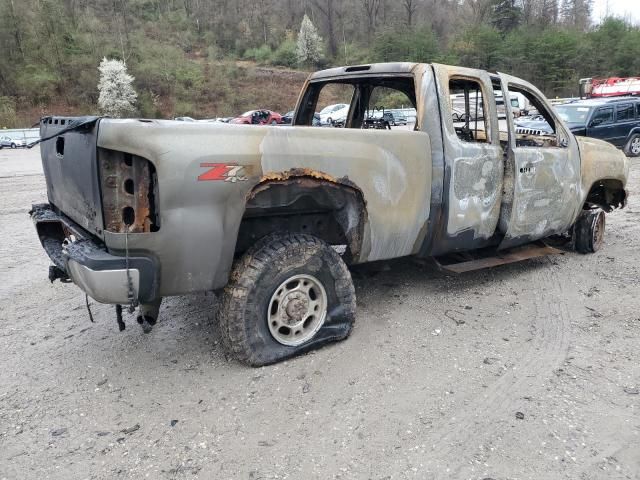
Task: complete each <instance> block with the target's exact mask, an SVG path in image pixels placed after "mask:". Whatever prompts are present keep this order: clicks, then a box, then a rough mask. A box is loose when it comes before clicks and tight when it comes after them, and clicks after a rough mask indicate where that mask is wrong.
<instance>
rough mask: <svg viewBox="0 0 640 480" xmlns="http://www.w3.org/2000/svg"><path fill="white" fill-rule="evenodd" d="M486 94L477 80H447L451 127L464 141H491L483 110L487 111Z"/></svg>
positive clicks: (454, 78)
mask: <svg viewBox="0 0 640 480" xmlns="http://www.w3.org/2000/svg"><path fill="white" fill-rule="evenodd" d="M486 98H487V96H486V95H483V88H482V85H481V84H480V82H478V81H477V80H472V79H467V78H460V77H452V78H451V79H450V80H449V100H450V105H451V112H452V119H451V121H452V122H453V128H454V130H455V132H456V135H457V136H458V138H459V139H460V140H462V141H464V142H476V143H491V135H490V132H489V125H488V123H487V118H486V116H485V111H489V109H488V106H487V104H486Z"/></svg>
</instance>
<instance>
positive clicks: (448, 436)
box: [0, 148, 640, 480]
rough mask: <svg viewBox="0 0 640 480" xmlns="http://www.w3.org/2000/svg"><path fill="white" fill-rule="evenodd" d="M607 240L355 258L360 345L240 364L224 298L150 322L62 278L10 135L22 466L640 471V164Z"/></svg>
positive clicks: (14, 441)
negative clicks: (450, 260)
mask: <svg viewBox="0 0 640 480" xmlns="http://www.w3.org/2000/svg"><path fill="white" fill-rule="evenodd" d="M628 188H629V190H630V194H631V197H630V202H629V206H628V207H627V208H626V209H624V210H622V211H616V212H614V213H613V214H611V215H609V216H608V218H607V222H608V225H607V236H606V245H605V247H604V249H603V250H601V251H600V252H599V253H597V254H594V255H588V256H582V255H579V254H576V253H567V254H564V255H561V256H555V257H546V258H539V259H534V260H530V261H527V262H523V263H520V264H514V265H505V266H502V267H498V268H495V269H493V270H487V271H480V272H473V273H468V274H464V275H460V276H446V275H444V274H442V273H440V272H438V271H437V270H435V269H434V268H433V267H431V266H425V265H418V264H416V263H413V262H410V261H408V260H399V261H393V262H384V263H378V264H375V265H369V266H366V267H357V268H354V269H353V271H352V273H353V276H354V280H355V285H356V293H357V296H358V316H357V323H356V327H355V329H354V332H353V334H352V336H351V337H350V338H349V339H348V340H347V341H345V342H341V343H339V344H335V345H332V346H330V347H327V348H323V349H321V350H319V351H317V352H315V353H312V354H309V355H306V356H303V357H300V358H297V359H294V360H291V361H287V362H284V363H282V364H279V365H275V366H271V367H265V368H260V369H251V368H248V367H245V366H242V365H240V364H238V363H235V362H231V361H227V359H226V358H225V355H224V351H223V349H222V347H221V346H220V345H219V344H218V342H217V341H216V338H217V334H216V325H215V323H214V321H213V316H214V309H215V297H214V296H213V295H204V294H203V295H194V296H188V297H180V298H172V299H168V300H166V301H165V302H164V304H163V307H162V310H161V316H160V321H159V323H158V325H157V326H156V327H155V329H154V330H153V332H152V333H151V334H149V335H144V334H142V332H141V330H140V328H139V327H138V325H137V324H136V323H135V320H134V319H133V318H132V317H129V318H128V319H126V320H127V329H126V330H125V331H124V332H122V333H119V332H118V329H117V325H116V321H115V313H114V309H113V307H111V306H107V305H99V304H93V305H92V310H93V315H94V317H95V323H90V322H89V319H88V315H87V312H86V309H85V306H84V295H83V294H82V293H81V291H80V290H79V289H77V288H76V287H74V286H72V285H62V284H60V283H58V282H57V283H55V284H50V283H49V281H48V280H47V268H48V265H49V262H48V259H47V258H46V254H45V253H44V251H43V250H42V248H41V247H40V245H39V243H38V240H37V238H36V235H35V231H34V229H33V227H32V225H31V222H30V220H29V217H28V215H27V211H28V209H29V206H30V205H31V203H37V202H42V201H44V200H45V198H46V194H45V181H44V177H43V175H42V173H41V168H40V166H39V151H38V149H37V148H36V149H34V150H17V151H10V150H0V192H1V195H0V230H1V232H2V235H1V236H0V279H1V281H0V319H1V321H2V329H1V330H0V479H2V478H7V479H14V478H43V479H44V478H55V479H70V478H96V479H97V478H144V477H148V478H154V479H155V478H220V479H222V478H233V479H235V478H244V479H256V480H257V479H272V478H291V479H304V478H345V479H348V478H372V479H385V478H386V479H401V478H420V479H424V478H452V479H463V478H473V479H485V478H491V479H495V480H498V479H505V480H506V479H555V478H566V479H637V478H640V411H639V410H640V354H639V353H638V347H639V346H640V295H638V291H639V287H640V225H639V222H640V197H639V196H638V195H640V161H638V160H632V168H631V178H630V183H629V186H628Z"/></svg>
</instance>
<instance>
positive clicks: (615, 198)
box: [576, 137, 629, 211]
mask: <svg viewBox="0 0 640 480" xmlns="http://www.w3.org/2000/svg"><path fill="white" fill-rule="evenodd" d="M576 140H577V142H578V147H579V149H580V157H581V161H582V162H581V175H580V177H581V189H580V203H585V202H586V201H587V197H588V195H589V194H590V192H592V190H593V189H594V187H597V185H598V184H601V183H602V184H604V183H606V188H607V189H608V190H611V192H610V195H611V196H610V198H609V199H607V198H603V199H602V203H600V204H599V206H600V208H603V209H604V210H606V211H609V210H610V209H612V208H618V207H623V206H624V205H625V204H626V199H627V193H626V191H625V190H624V185H625V184H626V181H627V178H628V177H629V161H628V160H627V158H626V157H625V155H624V153H622V152H620V151H619V152H617V155H614V154H613V152H612V150H611V145H610V144H609V143H607V142H605V141H603V140H597V139H595V138H589V137H576Z"/></svg>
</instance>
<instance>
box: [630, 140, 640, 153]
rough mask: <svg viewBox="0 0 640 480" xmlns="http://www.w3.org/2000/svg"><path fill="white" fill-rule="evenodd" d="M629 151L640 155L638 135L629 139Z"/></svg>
mask: <svg viewBox="0 0 640 480" xmlns="http://www.w3.org/2000/svg"><path fill="white" fill-rule="evenodd" d="M631 153H633V154H634V155H640V137H636V138H634V139H633V140H632V141H631Z"/></svg>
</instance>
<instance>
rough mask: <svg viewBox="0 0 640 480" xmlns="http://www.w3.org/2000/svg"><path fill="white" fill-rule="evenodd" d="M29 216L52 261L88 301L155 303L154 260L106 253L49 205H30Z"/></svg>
mask: <svg viewBox="0 0 640 480" xmlns="http://www.w3.org/2000/svg"><path fill="white" fill-rule="evenodd" d="M30 215H31V218H32V220H33V222H34V224H35V226H36V230H37V232H38V236H39V237H40V243H41V244H42V247H43V248H44V249H45V251H46V252H47V255H49V258H50V259H51V261H52V262H53V263H54V264H55V266H56V267H58V268H59V269H61V270H62V271H63V272H64V273H65V274H66V275H67V276H68V277H69V278H70V279H71V280H72V281H73V283H75V284H76V285H77V286H78V287H80V288H81V289H82V290H83V291H84V292H85V293H87V295H89V296H90V297H92V298H94V299H95V300H96V301H98V302H101V303H113V304H129V303H132V301H138V302H140V303H150V302H152V301H153V300H155V299H156V297H157V295H156V294H157V290H158V286H157V284H158V281H157V278H158V275H157V273H158V268H157V265H156V262H155V261H154V259H152V258H149V257H142V256H130V257H129V258H128V260H127V259H126V258H125V257H122V256H117V255H112V254H110V253H108V252H107V250H106V248H105V247H104V246H103V245H101V244H100V243H99V242H98V241H96V240H94V239H93V238H91V236H90V235H89V234H87V233H86V232H85V231H84V230H82V229H81V228H80V227H79V226H78V225H77V224H75V223H74V222H73V221H71V220H70V219H69V218H67V217H66V216H64V215H63V214H60V213H57V212H56V211H55V210H54V209H53V208H52V207H51V205H49V204H39V205H33V206H32V209H31V212H30ZM127 267H128V268H127Z"/></svg>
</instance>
